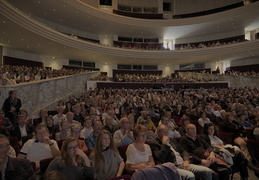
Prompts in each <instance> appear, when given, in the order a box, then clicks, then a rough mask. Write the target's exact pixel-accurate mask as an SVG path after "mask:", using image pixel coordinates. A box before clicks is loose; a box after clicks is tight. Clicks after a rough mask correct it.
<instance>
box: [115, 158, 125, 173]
mask: <svg viewBox="0 0 259 180" xmlns="http://www.w3.org/2000/svg"><path fill="white" fill-rule="evenodd" d="M124 167H125V163H124V161H121V163H120V165H119V169H118V171H117V174H116V177H118V176H121V175H122V172H123V170H124Z"/></svg>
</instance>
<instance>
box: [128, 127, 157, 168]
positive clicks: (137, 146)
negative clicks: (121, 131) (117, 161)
mask: <svg viewBox="0 0 259 180" xmlns="http://www.w3.org/2000/svg"><path fill="white" fill-rule="evenodd" d="M133 132H134V138H135V139H136V141H135V142H133V143H132V144H130V145H129V146H128V148H127V151H126V156H127V162H126V165H127V166H128V167H129V168H132V169H134V170H136V171H138V170H140V169H143V168H146V167H151V166H154V165H155V162H154V159H153V157H152V152H151V149H150V147H149V145H147V144H145V142H146V132H147V129H146V127H145V126H143V125H137V126H136V127H135V129H134V131H133Z"/></svg>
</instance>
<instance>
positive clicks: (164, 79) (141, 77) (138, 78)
mask: <svg viewBox="0 0 259 180" xmlns="http://www.w3.org/2000/svg"><path fill="white" fill-rule="evenodd" d="M114 81H115V82H151V83H168V82H208V81H217V80H212V79H205V78H198V77H194V76H193V77H191V78H186V77H184V76H181V75H175V76H174V77H172V76H163V75H157V74H116V75H115V78H114Z"/></svg>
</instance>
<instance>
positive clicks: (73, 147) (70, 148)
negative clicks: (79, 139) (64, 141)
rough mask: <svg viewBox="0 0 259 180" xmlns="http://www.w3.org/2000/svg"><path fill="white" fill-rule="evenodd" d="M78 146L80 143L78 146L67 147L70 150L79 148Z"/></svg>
mask: <svg viewBox="0 0 259 180" xmlns="http://www.w3.org/2000/svg"><path fill="white" fill-rule="evenodd" d="M77 148H78V145H76V146H71V147H68V148H67V149H68V150H72V149H77Z"/></svg>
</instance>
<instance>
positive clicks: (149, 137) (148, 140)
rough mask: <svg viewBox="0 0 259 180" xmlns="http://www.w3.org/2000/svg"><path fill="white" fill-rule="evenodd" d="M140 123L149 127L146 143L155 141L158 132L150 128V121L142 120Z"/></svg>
mask: <svg viewBox="0 0 259 180" xmlns="http://www.w3.org/2000/svg"><path fill="white" fill-rule="evenodd" d="M138 124H141V125H143V126H145V127H146V128H147V134H146V143H150V142H151V141H153V140H154V139H155V138H156V134H155V133H154V131H152V130H150V129H148V122H147V120H144V119H143V120H141V121H140V122H139V123H138Z"/></svg>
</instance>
